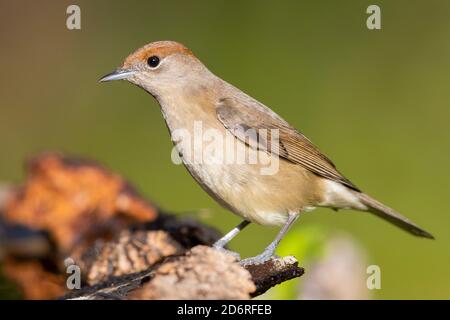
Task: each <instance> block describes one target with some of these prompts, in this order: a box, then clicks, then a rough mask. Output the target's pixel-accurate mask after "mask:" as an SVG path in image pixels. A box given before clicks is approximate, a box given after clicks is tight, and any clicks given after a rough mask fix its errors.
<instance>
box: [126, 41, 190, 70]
mask: <svg viewBox="0 0 450 320" xmlns="http://www.w3.org/2000/svg"><path fill="white" fill-rule="evenodd" d="M176 53H180V54H184V55H188V56H194V54H193V53H192V51H191V50H189V49H188V48H186V47H185V46H184V45H182V44H181V43H178V42H175V41H156V42H151V43H149V44H146V45H145V46H143V47H141V48H139V49H137V50H136V51H135V52H133V53H132V54H130V55H129V56H128V57H127V58H126V59H125V61H124V62H123V65H122V68H127V67H129V66H131V65H133V64H134V63H136V62H139V61H147V59H148V58H150V57H151V56H158V57H159V58H160V59H162V58H164V57H167V56H169V55H172V54H176Z"/></svg>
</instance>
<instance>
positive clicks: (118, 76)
mask: <svg viewBox="0 0 450 320" xmlns="http://www.w3.org/2000/svg"><path fill="white" fill-rule="evenodd" d="M135 73H136V71H133V70H126V69H118V70H116V71H114V72H111V73H109V74H107V75H105V76H103V77H102V78H101V79H100V80H98V81H99V82H106V81H113V80H123V79H127V78H128V77H130V76H132V75H133V74H135Z"/></svg>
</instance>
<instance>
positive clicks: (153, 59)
mask: <svg viewBox="0 0 450 320" xmlns="http://www.w3.org/2000/svg"><path fill="white" fill-rule="evenodd" d="M147 64H148V65H149V66H150V67H151V68H156V67H157V66H158V64H159V58H158V57H157V56H151V57H150V58H148V59H147Z"/></svg>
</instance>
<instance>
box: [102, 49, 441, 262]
mask: <svg viewBox="0 0 450 320" xmlns="http://www.w3.org/2000/svg"><path fill="white" fill-rule="evenodd" d="M113 80H126V81H128V82H130V83H132V84H134V85H136V86H138V87H140V88H142V89H144V90H145V91H146V92H148V93H149V94H150V95H152V96H153V97H154V98H155V99H156V100H157V102H158V103H159V106H160V109H161V112H162V115H163V118H164V120H165V122H166V125H167V127H168V130H169V133H170V136H171V140H172V142H173V143H174V150H175V151H176V152H177V153H178V154H179V158H181V161H182V163H183V164H184V165H185V167H186V168H187V170H188V171H189V173H190V174H191V176H192V177H193V178H194V179H195V180H196V181H197V183H198V184H199V185H200V186H201V187H202V188H203V189H204V190H205V191H206V192H207V193H208V194H209V195H210V196H211V197H212V198H214V199H215V200H216V201H217V202H218V203H219V204H221V205H222V206H223V207H224V208H226V209H228V210H229V211H231V212H232V213H234V214H236V215H238V216H240V217H241V218H242V219H243V221H242V222H241V223H239V225H237V226H236V227H235V228H233V229H232V230H231V231H230V232H228V233H227V234H225V235H224V236H223V237H222V238H220V239H219V240H217V242H216V243H214V244H213V247H214V248H215V249H217V250H222V251H224V252H227V253H230V254H234V255H235V256H236V257H237V259H239V257H240V256H239V254H238V253H233V252H232V251H230V250H228V249H227V245H228V243H229V242H230V241H231V240H232V239H233V238H234V237H235V236H236V235H237V234H238V233H239V232H240V231H242V230H243V229H244V228H245V227H247V226H248V225H249V224H250V223H256V224H260V225H264V226H277V227H280V228H281V229H280V231H279V233H278V234H277V236H276V237H275V239H274V240H273V241H272V242H271V243H270V244H269V245H268V246H267V247H266V248H265V249H264V251H263V252H262V253H260V254H258V255H256V256H254V257H249V258H246V259H242V260H240V263H241V264H243V265H248V264H260V263H263V262H265V261H267V260H269V259H271V258H272V257H274V256H276V254H275V250H276V248H277V246H278V244H279V243H280V241H281V240H282V238H283V237H284V236H285V234H286V233H287V232H288V230H289V229H290V227H291V226H292V225H293V224H294V222H295V221H296V220H297V219H298V217H299V216H300V215H301V214H303V213H304V212H308V211H311V210H313V209H315V208H317V207H327V208H331V209H334V210H336V211H337V210H341V209H352V210H357V211H363V212H369V213H372V214H374V215H376V216H378V217H380V218H383V219H385V220H387V221H388V222H390V223H392V224H394V225H396V226H397V227H400V228H401V229H403V230H405V231H407V232H409V233H411V234H413V235H415V236H418V237H424V238H430V239H434V237H433V235H431V234H430V233H428V232H427V231H425V230H424V229H422V228H420V227H419V226H417V225H416V224H415V223H413V222H412V221H410V220H408V219H407V218H406V217H404V216H402V215H401V214H400V213H398V212H397V211H395V210H394V209H391V208H390V207H388V206H386V205H384V204H383V203H381V202H379V201H378V200H375V199H374V198H372V197H370V196H369V195H367V194H366V193H364V192H363V191H361V189H359V188H358V187H357V186H355V185H354V184H353V183H352V182H351V181H350V180H348V179H347V178H346V177H344V175H342V174H341V173H340V172H339V171H338V169H337V168H336V166H335V165H334V163H333V162H332V161H331V160H330V159H329V158H328V157H327V156H326V155H325V154H324V153H322V152H321V151H320V150H319V149H318V148H317V147H316V146H315V145H314V144H313V143H312V142H311V140H309V139H308V138H307V137H306V136H305V135H303V134H302V133H301V132H300V131H298V130H297V129H295V128H294V127H293V126H291V125H290V124H289V123H288V122H287V121H286V120H284V119H283V118H282V117H281V116H279V115H278V114H277V113H275V111H273V110H272V109H270V108H269V107H267V106H265V105H264V104H263V103H261V102H259V101H257V100H256V99H254V98H252V97H250V96H249V95H247V94H246V93H244V92H243V91H241V90H240V89H238V88H237V87H235V86H233V85H231V84H230V83H228V82H226V81H224V80H222V79H221V78H220V77H218V76H216V75H215V74H214V73H212V72H211V71H210V70H209V69H208V68H207V67H206V66H205V65H204V64H203V63H202V62H201V61H200V59H199V58H197V57H196V56H195V55H194V54H193V52H192V51H191V50H190V49H188V48H187V47H186V46H184V45H182V44H180V43H178V42H175V41H156V42H151V43H149V44H147V45H145V46H143V47H141V48H139V49H137V50H135V51H134V52H132V53H131V54H129V55H128V56H127V57H126V58H125V60H124V61H123V63H122V64H121V66H120V67H119V68H117V69H116V70H115V71H113V72H112V73H109V74H107V75H105V76H104V77H102V78H101V79H100V80H99V81H100V82H107V81H113ZM199 127H201V129H202V130H203V131H202V132H203V133H205V132H213V133H214V134H216V135H222V136H224V137H227V138H228V139H229V140H227V141H231V142H232V143H234V147H235V148H228V149H226V148H224V147H223V143H222V145H221V144H220V143H217V144H218V145H219V146H218V147H217V146H216V147H215V149H216V151H217V152H216V153H214V152H210V153H209V154H208V155H207V156H205V158H206V159H203V161H198V159H197V161H195V159H194V160H193V159H192V158H195V156H196V155H198V154H199V152H200V156H203V155H205V154H206V153H204V150H205V149H207V148H208V147H211V146H210V145H211V144H212V142H211V141H212V140H214V139H202V138H197V141H193V140H195V137H196V133H197V131H199V130H198V128H199ZM214 134H210V136H214ZM197 136H198V135H197ZM198 140H200V141H198ZM216 140H217V141H219V140H220V139H216ZM208 143H209V144H208ZM224 149H226V150H224ZM235 150H239V151H235ZM219 151H222V152H219ZM232 151H233V152H234V153H236V154H237V156H239V155H240V153H245V156H244V157H243V158H244V161H236V158H237V157H234V158H233V157H231V159H234V160H233V161H224V159H225V158H226V157H227V156H228V155H229V154H231V153H232ZM202 152H203V153H202ZM193 155H194V156H193ZM233 156H235V155H233ZM252 157H253V158H252ZM241 158H242V157H241ZM250 158H251V159H253V160H254V159H257V160H258V161H255V160H254V161H253V162H251V161H248V159H250ZM227 159H228V158H227ZM201 160H202V159H201ZM241 160H242V159H241ZM267 163H271V164H272V163H276V165H273V167H274V168H275V170H266V171H273V172H263V169H268V165H267Z"/></svg>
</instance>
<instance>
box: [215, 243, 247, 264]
mask: <svg viewBox="0 0 450 320" xmlns="http://www.w3.org/2000/svg"><path fill="white" fill-rule="evenodd" d="M213 248H214V249H216V250H217V251H220V252H223V253H225V254H227V255H230V256H232V257H234V258H236V260H237V261H240V260H241V255H240V254H239V253H237V252H235V251H231V250H228V249H225V248H224V247H219V246H213Z"/></svg>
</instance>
